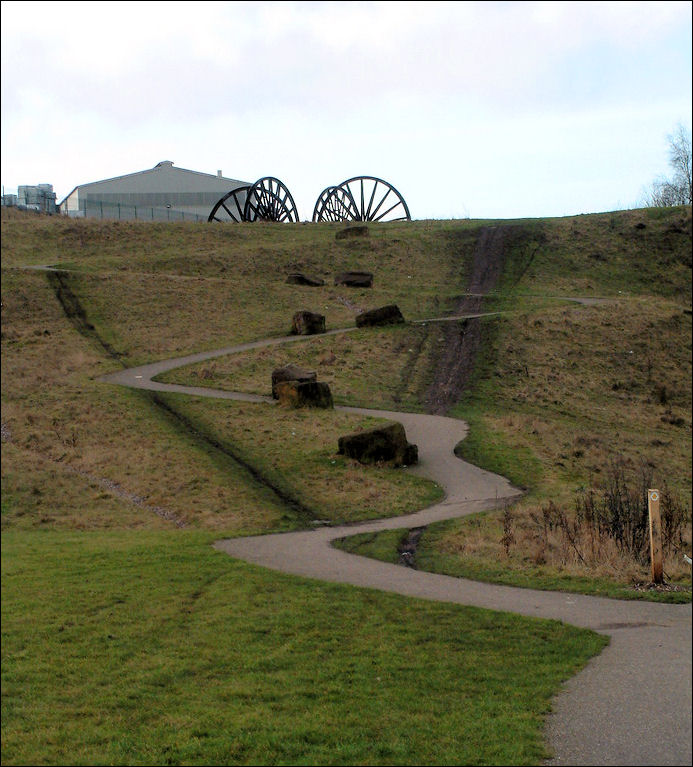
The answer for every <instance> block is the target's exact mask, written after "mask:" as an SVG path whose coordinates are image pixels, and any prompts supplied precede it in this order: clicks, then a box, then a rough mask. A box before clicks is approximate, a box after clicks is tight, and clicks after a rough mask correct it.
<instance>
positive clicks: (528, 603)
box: [101, 328, 692, 767]
mask: <svg viewBox="0 0 693 767" xmlns="http://www.w3.org/2000/svg"><path fill="white" fill-rule="evenodd" d="M353 329H354V328H347V329H344V330H335V331H330V333H340V332H348V331H349V330H353ZM307 338H308V337H305V336H288V337H285V338H275V339H268V340H266V341H260V342H255V343H250V344H242V345H238V346H232V347H228V348H226V349H220V350H216V351H211V352H203V353H200V354H195V355H189V356H186V357H181V358H177V359H174V360H166V361H163V362H156V363H153V364H150V365H144V366H141V367H138V368H131V369H129V370H123V371H119V372H117V373H113V374H110V375H107V376H104V377H103V378H102V379H101V380H103V381H106V382H109V383H115V384H120V385H124V386H131V387H135V388H141V389H149V390H154V391H169V392H179V393H184V394H192V395H197V396H204V397H218V398H226V399H234V400H242V401H246V402H272V400H271V399H269V398H266V397H260V396H255V395H248V394H242V393H238V392H225V391H220V390H215V389H205V388H201V387H187V386H179V385H174V384H163V383H158V382H155V381H152V380H151V379H152V378H153V377H155V376H157V375H159V374H161V373H163V372H165V371H168V370H173V369H174V368H177V367H181V366H183V365H189V364H193V363H195V362H201V361H203V360H207V359H212V358H214V357H218V356H223V355H227V354H233V353H237V352H240V351H245V350H248V349H255V348H260V347H263V346H269V345H273V344H279V343H291V342H298V341H305V340H307ZM339 409H340V410H345V411H350V412H357V413H363V414H368V415H372V416H380V417H383V418H387V419H390V420H396V421H399V422H400V423H402V424H403V426H404V428H405V430H406V433H407V438H408V439H409V441H410V442H413V443H415V444H416V445H417V446H418V449H419V463H418V465H417V466H415V467H410V468H408V469H407V471H411V472H413V473H416V474H420V475H422V476H426V477H429V478H430V479H432V480H434V481H435V482H437V483H438V484H440V486H441V487H442V488H443V489H444V490H445V493H446V495H445V499H444V500H443V501H442V502H441V503H438V504H436V505H434V506H431V507H429V508H426V509H423V510H419V511H414V512H413V513H412V514H409V515H406V516H402V517H397V518H394V519H393V518H390V519H382V520H377V521H370V522H366V523H362V524H357V525H348V526H342V527H328V526H319V527H316V529H314V530H309V531H299V532H293V533H282V534H275V535H263V536H256V537H250V538H234V539H230V540H223V541H218V542H217V543H216V544H215V546H216V548H217V549H218V550H220V551H223V552H225V553H227V554H229V555H230V556H233V557H236V558H238V559H243V560H245V561H247V562H252V563H254V564H257V565H260V566H262V567H266V568H269V569H274V570H279V571H281V572H285V573H291V574H294V575H298V576H302V577H306V578H315V579H319V580H323V581H332V582H338V583H346V584H351V585H354V586H359V587H364V588H373V589H379V590H383V591H391V592H395V593H398V594H403V595H405V596H410V597H416V598H419V599H428V600H435V601H443V602H452V603H455V604H460V605H471V606H475V607H480V608H486V609H491V610H502V611H507V612H514V613H518V614H521V615H525V616H529V617H535V618H548V619H554V620H560V621H564V622H566V623H570V624H572V625H575V626H580V627H583V628H589V629H593V630H594V631H598V632H600V633H603V634H607V635H609V637H610V644H609V646H608V647H607V648H606V649H605V650H604V651H603V652H602V653H601V654H600V655H599V656H598V657H596V658H594V659H593V660H592V661H591V662H590V663H589V664H588V665H587V667H586V668H585V669H584V670H583V671H582V672H581V673H580V674H578V675H576V676H574V677H573V678H571V679H570V680H569V681H568V682H567V684H566V685H565V686H564V689H563V690H562V691H561V693H560V694H559V695H558V696H557V698H555V699H554V701H553V704H552V705H553V711H552V714H551V715H550V716H549V718H548V721H547V727H546V732H545V736H546V741H547V743H548V745H549V747H550V748H551V749H552V751H553V753H554V757H553V758H552V759H551V760H550V761H548V762H547V763H546V764H548V765H631V766H633V767H635V766H636V765H689V766H690V764H691V755H692V750H691V605H690V604H687V605H664V604H658V603H653V602H643V601H625V600H623V601H622V600H613V599H603V598H599V597H589V596H582V595H579V594H566V593H562V592H550V591H534V590H531V589H518V588H511V587H507V586H495V585H491V584H486V583H480V582H476V581H470V580H466V579H462V578H453V577H449V576H445V575H437V574H434V573H426V572H420V571H417V570H413V569H411V568H408V567H402V566H399V565H390V564H387V563H384V562H378V561H376V560H372V559H368V558H366V557H359V556H355V555H353V554H347V553H346V552H343V551H339V550H338V549H335V548H334V547H332V546H331V542H332V541H333V540H335V539H336V538H342V537H345V536H349V535H355V534H357V533H361V532H375V531H379V530H391V529H401V528H410V527H419V526H422V525H428V524H431V523H432V522H436V521H441V520H445V519H451V518H454V517H460V516H464V515H466V514H471V513H474V512H477V511H481V510H485V509H490V508H496V507H499V506H501V505H502V504H503V503H507V502H510V501H512V499H514V498H517V497H518V496H519V495H520V494H521V491H520V490H519V489H517V488H514V487H512V485H511V484H510V483H509V482H508V481H507V480H506V479H505V478H503V477H500V476H498V475H495V474H492V473H491V472H487V471H484V470H482V469H479V468H477V467H475V466H472V465H471V464H468V463H466V462H464V461H461V460H460V459H458V458H457V457H456V456H455V455H454V453H453V450H454V447H455V445H456V444H457V443H458V442H459V441H460V440H462V439H464V437H465V436H466V434H467V426H466V424H465V423H464V422H462V421H459V420H456V419H452V418H447V417H444V416H429V415H421V414H414V413H396V412H390V411H382V410H367V409H363V408H339Z"/></svg>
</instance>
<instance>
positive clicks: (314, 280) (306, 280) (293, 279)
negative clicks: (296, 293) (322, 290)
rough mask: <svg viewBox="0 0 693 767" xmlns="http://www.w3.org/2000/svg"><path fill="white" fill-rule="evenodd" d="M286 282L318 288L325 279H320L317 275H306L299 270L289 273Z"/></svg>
mask: <svg viewBox="0 0 693 767" xmlns="http://www.w3.org/2000/svg"><path fill="white" fill-rule="evenodd" d="M286 282H287V284H288V285H308V286H310V287H312V288H318V287H320V286H321V285H324V284H325V280H321V279H320V278H319V277H308V276H307V275H305V274H302V273H301V272H294V273H292V274H289V275H288V276H287V278H286Z"/></svg>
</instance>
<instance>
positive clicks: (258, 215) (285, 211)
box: [243, 176, 299, 222]
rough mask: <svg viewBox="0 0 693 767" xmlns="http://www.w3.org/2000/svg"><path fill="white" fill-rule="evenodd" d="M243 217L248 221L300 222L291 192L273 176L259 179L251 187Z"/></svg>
mask: <svg viewBox="0 0 693 767" xmlns="http://www.w3.org/2000/svg"><path fill="white" fill-rule="evenodd" d="M243 216H244V219H245V220H246V221H291V222H298V221H299V218H298V211H297V209H296V203H295V202H294V198H293V197H292V196H291V192H290V191H289V190H288V189H287V188H286V186H285V185H284V184H283V183H282V182H281V181H280V180H279V179H278V178H274V177H273V176H265V177H264V178H261V179H258V180H257V181H256V182H255V183H254V184H253V185H252V186H251V187H250V189H249V191H248V196H247V198H246V201H245V206H244V208H243Z"/></svg>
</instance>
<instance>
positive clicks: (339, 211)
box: [313, 186, 356, 221]
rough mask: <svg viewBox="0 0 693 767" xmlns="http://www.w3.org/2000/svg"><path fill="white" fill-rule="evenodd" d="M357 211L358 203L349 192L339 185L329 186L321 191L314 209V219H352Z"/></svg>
mask: <svg viewBox="0 0 693 767" xmlns="http://www.w3.org/2000/svg"><path fill="white" fill-rule="evenodd" d="M355 212H356V204H355V203H354V201H353V200H352V199H351V198H350V197H349V195H348V193H347V192H344V191H340V190H339V187H336V186H328V187H327V189H323V190H322V192H320V196H319V197H318V201H317V202H316V203H315V208H314V209H313V221H345V220H351V219H352V218H353V214H354V213H355Z"/></svg>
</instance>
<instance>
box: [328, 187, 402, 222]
mask: <svg viewBox="0 0 693 767" xmlns="http://www.w3.org/2000/svg"><path fill="white" fill-rule="evenodd" d="M327 191H328V190H327V189H326V190H325V192H323V193H322V195H326V196H325V199H324V200H323V201H322V204H321V205H320V202H321V200H320V199H318V205H320V211H325V212H328V211H329V213H330V214H331V215H339V218H336V219H335V218H316V217H315V213H314V215H313V220H314V221H334V220H338V221H411V215H410V213H409V208H408V207H407V203H406V202H405V200H404V198H403V197H402V195H401V194H400V193H399V192H398V191H397V190H396V189H395V187H394V186H392V184H389V183H388V182H387V181H383V179H381V178H376V177H375V176H355V177H354V178H350V179H347V180H346V181H343V182H342V183H341V184H340V185H339V186H337V187H334V188H333V189H332V191H331V192H330V193H329V194H326V192H327ZM322 195H321V197H322ZM318 205H316V213H320V212H319V211H318ZM320 215H322V213H320Z"/></svg>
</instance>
